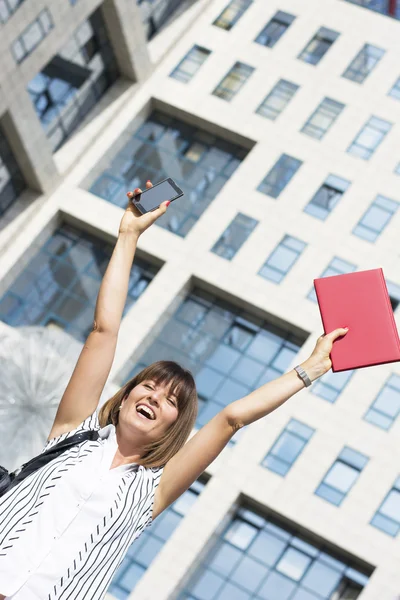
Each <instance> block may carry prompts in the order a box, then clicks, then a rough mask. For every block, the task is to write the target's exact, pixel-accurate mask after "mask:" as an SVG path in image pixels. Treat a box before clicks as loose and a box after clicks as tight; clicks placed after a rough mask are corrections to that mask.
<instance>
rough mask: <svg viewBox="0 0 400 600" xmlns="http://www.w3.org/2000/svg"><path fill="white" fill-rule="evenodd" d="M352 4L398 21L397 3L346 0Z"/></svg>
mask: <svg viewBox="0 0 400 600" xmlns="http://www.w3.org/2000/svg"><path fill="white" fill-rule="evenodd" d="M347 2H351V3H352V4H357V5H358V6H363V7H364V8H369V9H370V10H373V11H375V12H379V13H381V14H383V15H389V16H391V17H394V18H395V19H400V5H399V4H398V2H397V3H395V4H394V6H393V3H390V2H389V0H347Z"/></svg>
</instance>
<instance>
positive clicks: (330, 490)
mask: <svg viewBox="0 0 400 600" xmlns="http://www.w3.org/2000/svg"><path fill="white" fill-rule="evenodd" d="M368 460H369V459H368V457H367V456H364V454H361V452H357V451H356V450H352V449H351V448H348V447H347V446H345V447H344V448H343V450H342V451H341V453H340V454H339V456H338V457H337V459H336V461H335V462H334V463H333V465H332V467H331V468H330V469H329V471H328V472H327V474H326V475H325V477H324V479H323V480H322V482H321V483H320V485H319V486H318V487H317V489H316V490H315V493H316V494H317V496H320V497H321V498H324V500H327V501H328V502H331V503H332V504H335V505H336V506H339V505H340V504H341V503H342V501H343V499H344V498H345V497H346V495H347V494H348V492H349V491H350V490H351V488H352V487H353V485H354V484H355V482H356V481H357V479H358V477H359V475H360V473H361V471H362V470H363V468H364V467H365V465H366V464H367V462H368Z"/></svg>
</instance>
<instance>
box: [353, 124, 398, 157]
mask: <svg viewBox="0 0 400 600" xmlns="http://www.w3.org/2000/svg"><path fill="white" fill-rule="evenodd" d="M391 128H392V124H391V123H389V122H388V121H384V120H383V119H378V118H377V117H371V118H370V119H369V121H368V122H367V123H366V124H365V125H364V127H363V128H362V129H361V131H360V132H359V133H358V135H357V137H356V138H355V139H354V141H353V142H352V143H351V144H350V146H349V147H348V149H347V152H348V153H349V154H352V155H353V156H358V157H359V158H363V159H364V160H368V159H369V158H371V156H372V155H373V153H374V152H375V150H376V149H377V148H378V146H379V145H380V144H381V142H382V141H383V139H384V138H385V136H386V135H387V133H389V131H390V129H391Z"/></svg>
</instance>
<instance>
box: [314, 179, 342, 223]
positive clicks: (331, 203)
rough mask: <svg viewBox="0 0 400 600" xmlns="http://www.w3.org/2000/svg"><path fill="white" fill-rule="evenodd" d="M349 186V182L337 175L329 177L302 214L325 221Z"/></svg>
mask: <svg viewBox="0 0 400 600" xmlns="http://www.w3.org/2000/svg"><path fill="white" fill-rule="evenodd" d="M349 185H350V181H347V180H346V179H343V178H342V177H338V176H337V175H329V176H328V177H327V178H326V180H325V182H324V183H323V184H322V185H321V187H320V188H319V190H318V191H317V192H316V193H315V195H314V196H313V197H312V199H311V200H310V202H309V203H308V204H307V206H306V207H305V208H304V212H306V213H308V214H309V215H312V216H313V217H316V218H317V219H321V221H325V219H326V218H327V216H328V215H329V214H330V213H331V212H332V210H333V209H334V208H335V206H336V205H337V203H338V202H339V200H340V199H341V197H342V196H343V194H344V193H345V192H346V191H347V189H348V187H349Z"/></svg>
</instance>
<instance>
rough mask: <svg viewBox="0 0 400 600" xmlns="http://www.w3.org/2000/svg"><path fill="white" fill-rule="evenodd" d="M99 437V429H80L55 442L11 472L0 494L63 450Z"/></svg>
mask: <svg viewBox="0 0 400 600" xmlns="http://www.w3.org/2000/svg"><path fill="white" fill-rule="evenodd" d="M98 437H99V432H98V431H97V430H94V429H91V430H90V431H79V432H78V433H75V434H74V435H71V436H70V437H68V438H66V439H65V440H62V441H61V442H58V444H55V445H54V446H53V447H52V448H49V449H48V450H45V451H44V452H42V454H39V455H38V456H35V457H34V458H32V459H31V460H29V461H28V462H27V463H25V464H24V465H22V467H21V468H20V469H17V471H14V473H10V474H9V482H8V483H6V482H4V484H5V486H4V487H2V486H0V496H1V495H3V494H4V493H5V492H7V491H8V490H9V489H10V488H12V487H14V486H15V485H17V484H18V483H21V481H23V480H24V479H25V478H26V477H28V476H29V475H31V474H32V473H34V472H35V471H37V470H38V469H40V468H41V467H44V466H45V465H47V463H49V462H50V461H52V460H54V459H55V458H57V457H58V456H60V455H61V454H63V452H65V451H66V450H68V448H72V447H73V446H76V445H77V444H80V443H81V442H85V441H86V440H91V441H95V440H97V439H98Z"/></svg>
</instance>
